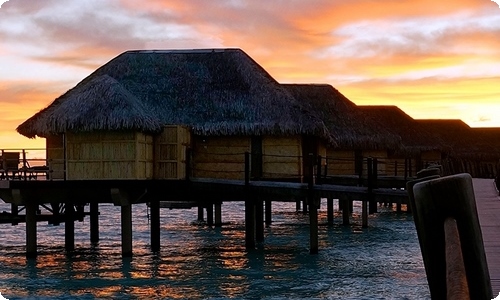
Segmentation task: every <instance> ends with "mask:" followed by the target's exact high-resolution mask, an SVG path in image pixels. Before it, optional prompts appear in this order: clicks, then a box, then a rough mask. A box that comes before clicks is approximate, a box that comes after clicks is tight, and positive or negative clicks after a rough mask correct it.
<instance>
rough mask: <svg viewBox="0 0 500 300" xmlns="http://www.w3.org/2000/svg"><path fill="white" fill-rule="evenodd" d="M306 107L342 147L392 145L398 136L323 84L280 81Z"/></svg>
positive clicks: (398, 144)
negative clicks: (318, 118)
mask: <svg viewBox="0 0 500 300" xmlns="http://www.w3.org/2000/svg"><path fill="white" fill-rule="evenodd" d="M283 86H285V87H286V88H287V89H288V91H290V93H291V94H292V95H293V96H294V97H295V98H296V99H298V100H299V101H300V102H301V104H302V105H304V106H306V107H307V109H309V110H311V111H313V112H314V113H315V114H317V115H318V116H319V117H320V118H321V119H322V120H323V122H324V123H325V125H326V127H327V128H328V130H329V131H330V133H331V134H332V135H333V136H334V138H335V140H336V141H337V144H338V148H342V149H364V150H379V149H396V148H399V147H401V138H400V137H399V136H398V135H396V134H394V133H392V132H390V131H388V130H386V129H385V128H384V127H383V126H381V124H380V123H379V122H377V121H375V120H372V119H371V118H366V117H365V116H364V114H363V113H362V112H361V111H360V110H359V109H358V107H357V106H356V104H354V103H353V102H351V101H350V100H349V99H347V98H346V97H345V96H344V95H342V94H341V93H340V92H339V91H338V90H337V89H335V88H334V87H332V86H331V85H327V84H284V85H283Z"/></svg>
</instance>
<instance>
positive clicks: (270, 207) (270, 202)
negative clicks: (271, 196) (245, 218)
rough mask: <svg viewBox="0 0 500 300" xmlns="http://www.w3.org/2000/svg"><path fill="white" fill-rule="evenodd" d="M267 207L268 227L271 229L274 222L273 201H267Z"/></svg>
mask: <svg viewBox="0 0 500 300" xmlns="http://www.w3.org/2000/svg"><path fill="white" fill-rule="evenodd" d="M265 205H266V210H265V212H266V218H265V219H266V220H265V222H266V226H267V227H269V226H270V225H271V223H272V222H273V220H272V205H273V204H272V201H271V200H266V201H265Z"/></svg>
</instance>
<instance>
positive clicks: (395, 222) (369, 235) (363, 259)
mask: <svg viewBox="0 0 500 300" xmlns="http://www.w3.org/2000/svg"><path fill="white" fill-rule="evenodd" d="M287 205H288V206H287ZM323 208H324V209H326V206H324V207H323ZM0 209H1V208H0ZM356 209H358V208H357V207H355V212H356ZM381 210H382V211H383V209H381ZM390 210H391V209H389V208H387V210H386V211H387V212H382V213H380V214H377V215H371V216H370V221H369V223H370V227H369V228H366V229H364V228H361V227H360V225H359V224H360V223H361V220H360V218H359V213H357V212H356V213H355V214H354V216H353V218H352V221H353V223H355V224H358V225H355V226H348V227H346V226H342V225H340V224H339V222H340V221H339V220H341V216H340V215H339V214H338V213H336V215H337V216H338V217H337V219H336V224H335V225H334V226H320V232H319V243H320V249H321V250H320V253H319V255H316V256H311V255H309V251H308V247H309V227H308V226H307V224H308V216H307V215H303V214H302V213H296V212H295V204H294V203H291V204H290V203H288V204H280V203H277V204H276V205H274V206H273V224H272V225H271V226H270V227H268V228H266V229H265V236H266V239H265V241H264V242H263V243H261V244H259V245H258V247H257V248H258V250H255V251H246V250H245V246H244V243H245V238H244V232H245V228H244V210H243V206H242V205H241V204H238V203H230V204H224V206H223V221H224V222H227V225H224V226H223V228H208V227H205V226H200V225H199V224H196V223H192V222H193V220H196V218H197V210H196V209H193V210H171V211H170V210H163V211H162V219H161V222H162V227H161V250H160V252H159V253H151V251H150V250H149V243H150V240H149V238H150V237H149V223H148V220H147V217H146V216H147V214H146V208H145V207H144V206H137V207H135V208H134V223H133V230H134V234H133V241H134V245H133V246H134V256H133V257H132V258H126V259H122V257H121V253H120V251H121V248H120V247H121V246H120V245H121V237H120V232H119V230H117V224H119V223H120V220H119V208H115V207H113V206H102V207H101V218H100V229H101V240H100V242H99V243H98V244H94V245H92V244H90V241H89V231H88V225H89V224H88V222H83V223H76V225H77V226H75V227H76V229H75V232H76V233H75V242H76V251H74V252H72V253H71V255H67V254H66V252H65V250H64V247H62V246H63V245H64V224H61V225H60V226H52V225H46V224H43V225H42V224H40V225H39V226H38V228H39V236H38V237H39V238H38V239H39V242H40V247H39V256H38V257H37V258H36V259H35V260H26V259H25V257H24V232H23V231H22V230H21V231H20V229H23V226H17V227H14V229H15V230H13V231H10V230H8V229H11V227H10V225H8V226H3V225H0V233H2V234H5V235H3V237H4V239H6V240H7V241H6V242H5V243H4V242H3V241H2V243H3V244H2V245H0V292H2V295H4V296H6V297H7V298H8V299H23V298H28V297H33V298H37V299H38V298H40V297H42V298H43V297H46V298H55V299H71V298H76V297H78V298H83V299H94V298H98V299H106V298H107V299H110V298H125V299H127V298H128V299H130V298H132V299H136V298H137V299H162V298H165V299H195V298H219V299H225V298H237V299H248V298H255V299H262V298H273V299H307V298H316V299H321V298H331V299H332V298H333V299H335V298H338V299H359V298H365V299H371V298H379V299H380V298H408V299H421V298H426V297H428V290H427V285H426V279H425V271H424V269H423V265H422V262H421V257H420V250H419V248H418V241H417V239H416V234H415V232H414V225H413V223H412V220H411V217H410V216H407V215H404V214H395V213H393V212H389V211H390ZM321 222H323V223H326V214H325V213H324V212H320V223H321Z"/></svg>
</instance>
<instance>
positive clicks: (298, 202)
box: [295, 198, 300, 212]
mask: <svg viewBox="0 0 500 300" xmlns="http://www.w3.org/2000/svg"><path fill="white" fill-rule="evenodd" d="M295 211H297V212H299V211H300V199H298V198H297V199H296V200H295Z"/></svg>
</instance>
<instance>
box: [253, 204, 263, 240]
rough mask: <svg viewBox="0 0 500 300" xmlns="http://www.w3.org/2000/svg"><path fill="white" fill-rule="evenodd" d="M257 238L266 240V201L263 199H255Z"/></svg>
mask: <svg viewBox="0 0 500 300" xmlns="http://www.w3.org/2000/svg"><path fill="white" fill-rule="evenodd" d="M255 240H256V241H257V242H263V241H264V201H262V200H261V199H257V200H256V201H255Z"/></svg>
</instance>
